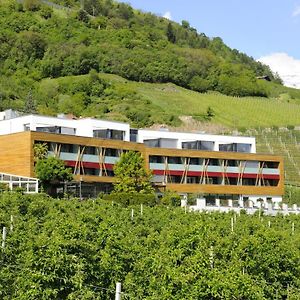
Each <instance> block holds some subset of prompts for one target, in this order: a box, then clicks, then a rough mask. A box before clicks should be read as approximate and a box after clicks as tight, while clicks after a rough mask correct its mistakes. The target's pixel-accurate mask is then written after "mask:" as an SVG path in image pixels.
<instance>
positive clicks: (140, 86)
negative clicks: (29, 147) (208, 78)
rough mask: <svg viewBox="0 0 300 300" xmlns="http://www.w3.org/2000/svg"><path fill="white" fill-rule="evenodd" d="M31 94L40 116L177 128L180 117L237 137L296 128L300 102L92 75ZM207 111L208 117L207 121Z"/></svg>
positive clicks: (45, 85) (51, 83)
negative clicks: (219, 127) (60, 115)
mask: <svg viewBox="0 0 300 300" xmlns="http://www.w3.org/2000/svg"><path fill="white" fill-rule="evenodd" d="M35 88H36V91H37V94H33V95H32V97H33V98H36V99H37V101H36V102H37V108H38V110H39V111H41V112H42V113H45V114H55V113H56V112H57V111H60V112H64V113H74V114H75V115H82V116H95V117H99V118H108V119H115V120H121V121H127V122H131V123H132V124H133V125H135V126H149V125H152V124H155V123H160V124H169V125H173V126H180V125H181V123H180V121H179V117H181V116H192V117H193V118H194V119H195V120H199V121H202V122H206V123H207V124H215V123H216V124H221V125H223V126H225V127H228V130H232V129H234V128H236V129H239V130H242V131H244V130H245V128H254V127H272V126H287V125H298V124H299V123H300V101H298V100H291V99H285V98H284V97H283V98H259V97H256V98H255V97H244V98H238V97H232V96H225V95H222V94H220V93H216V92H208V93H198V92H195V91H190V90H188V89H184V88H182V87H179V86H176V85H175V84H171V83H167V84H153V83H142V82H134V81H129V80H125V79H123V78H121V77H119V76H116V75H109V74H96V73H92V74H89V75H81V76H71V77H62V78H57V79H45V80H42V81H41V82H39V83H37V84H36V87H35ZM78 89H80V90H79V91H78ZM93 93H94V94H93ZM89 96H90V97H89ZM86 98H88V101H86ZM208 107H210V108H211V110H212V111H213V114H214V116H211V117H208V116H207V110H208Z"/></svg>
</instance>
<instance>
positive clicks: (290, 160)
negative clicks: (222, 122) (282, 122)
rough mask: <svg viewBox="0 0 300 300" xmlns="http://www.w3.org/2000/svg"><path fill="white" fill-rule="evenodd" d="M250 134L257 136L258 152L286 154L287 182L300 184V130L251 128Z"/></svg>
mask: <svg viewBox="0 0 300 300" xmlns="http://www.w3.org/2000/svg"><path fill="white" fill-rule="evenodd" d="M248 134H250V135H253V136H255V137H256V147H257V152H259V153H272V154H278V155H282V156H284V164H285V166H284V167H285V181H286V183H290V184H296V185H299V184H300V131H299V130H287V129H281V130H270V129H264V130H251V131H248Z"/></svg>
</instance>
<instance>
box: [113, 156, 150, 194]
mask: <svg viewBox="0 0 300 300" xmlns="http://www.w3.org/2000/svg"><path fill="white" fill-rule="evenodd" d="M114 172H115V177H116V180H117V182H116V183H115V185H114V191H115V192H118V193H141V194H151V193H153V192H154V190H153V187H152V185H151V181H150V180H151V174H150V173H149V172H148V171H147V169H146V167H145V161H144V159H143V158H142V157H141V155H140V153H138V152H134V151H128V152H125V153H123V154H122V155H121V158H120V160H119V161H118V163H117V164H116V165H115V167H114Z"/></svg>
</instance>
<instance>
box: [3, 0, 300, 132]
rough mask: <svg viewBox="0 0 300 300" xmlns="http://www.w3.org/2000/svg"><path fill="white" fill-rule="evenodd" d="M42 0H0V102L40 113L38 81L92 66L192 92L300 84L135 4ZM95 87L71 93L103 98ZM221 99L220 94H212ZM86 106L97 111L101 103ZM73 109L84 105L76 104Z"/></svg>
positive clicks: (280, 94)
mask: <svg viewBox="0 0 300 300" xmlns="http://www.w3.org/2000/svg"><path fill="white" fill-rule="evenodd" d="M44 2H45V1H44ZM44 2H41V1H39V0H24V1H22V3H23V4H21V3H20V2H16V1H14V0H1V1H0V4H1V6H0V109H5V108H9V107H11V108H16V109H24V105H25V103H27V102H31V105H30V106H28V105H25V107H27V109H26V108H25V111H26V110H27V111H28V107H31V108H32V109H35V110H37V112H43V110H40V106H39V105H40V103H38V102H39V101H40V100H39V98H40V95H39V90H38V87H39V85H40V83H41V81H42V80H44V79H47V78H61V77H66V76H78V75H85V74H89V73H90V72H91V71H93V70H95V71H93V72H98V73H110V74H117V75H120V76H122V77H123V78H126V79H128V80H133V81H137V82H138V81H139V82H150V83H167V82H171V83H173V84H176V85H178V86H181V87H184V88H187V89H189V90H195V91H198V92H210V91H214V92H218V93H222V94H226V95H230V96H235V97H245V96H259V97H264V98H267V97H268V98H272V97H277V98H282V99H284V100H289V101H290V102H294V101H296V99H300V92H299V90H295V89H288V88H285V87H283V86H282V85H281V84H280V78H278V77H276V76H274V75H273V74H272V73H271V71H270V69H269V68H268V67H267V66H264V65H262V64H261V63H259V62H256V61H255V60H254V59H253V58H251V57H249V56H247V55H246V54H243V53H240V52H239V51H237V50H236V49H230V48H229V47H228V46H226V45H225V44H224V43H223V41H222V39H221V38H219V37H215V38H209V37H207V36H206V35H205V34H204V33H198V32H197V31H196V30H195V29H194V28H192V27H191V26H190V25H189V23H188V22H187V21H182V23H181V24H177V23H175V22H170V21H169V20H167V19H165V18H161V17H157V16H155V15H153V14H151V13H144V12H140V11H137V10H134V9H133V8H132V7H130V6H129V5H128V4H124V3H117V2H114V1H107V0H105V1H104V0H89V1H84V9H79V1H56V3H58V4H59V5H64V6H68V7H69V8H66V7H64V6H59V5H56V4H53V3H52V2H47V5H46V4H43V3H44ZM55 5H56V6H55ZM70 7H71V8H70ZM259 76H268V78H269V79H270V80H271V82H266V81H264V80H261V79H257V77H259ZM106 88H107V86H104V90H106V91H107V89H106ZM95 89H96V88H94V90H93V91H89V92H87V91H82V90H81V87H80V86H77V87H76V88H75V87H73V91H72V93H73V94H77V95H76V97H77V98H76V101H77V102H80V101H81V102H82V101H83V102H84V106H85V107H86V106H88V105H89V104H90V103H92V102H93V100H94V99H93V97H96V96H101V99H102V100H101V101H100V102H101V103H103V102H105V101H107V100H108V99H107V98H109V97H108V95H107V93H106V92H104V93H103V91H96V90H95ZM75 90H76V91H75ZM80 93H81V96H80V95H78V94H80ZM115 94H116V95H115V98H118V97H119V98H120V99H122V98H124V95H123V94H122V93H121V95H119V94H118V92H117V93H116V92H115ZM162 97H163V95H162ZM197 97H199V101H204V100H202V98H203V97H206V96H203V95H202V96H201V95H200V96H197ZM197 97H196V98H197ZM213 98H214V99H215V96H213ZM205 99H210V98H209V97H207V98H205ZM223 99H226V98H225V97H223V96H221V97H220V99H219V100H217V101H223ZM72 101H73V100H69V102H72ZM74 101H75V100H74ZM76 101H75V102H76ZM150 101H152V99H151V100H150ZM237 101H238V99H237ZM246 101H247V100H246ZM267 101H268V100H267ZM98 102H99V101H98ZM207 102H208V100H207ZM253 103H254V105H256V102H255V101H254V102H253ZM154 104H157V103H154ZM228 104H229V103H228ZM158 105H159V106H161V105H163V104H160V103H158ZM182 105H183V104H181V107H182ZM211 105H212V106H216V107H215V110H216V115H217V116H216V121H219V122H223V123H225V124H229V123H230V122H231V121H225V119H222V120H221V119H219V116H220V108H219V107H217V105H216V104H215V103H212V104H211ZM46 106H47V107H48V109H49V111H50V112H51V111H52V113H54V112H60V108H55V107H54V106H53V105H50V104H47V105H46ZM75 106H76V105H75ZM104 106H105V105H104ZM223 106H224V107H225V106H227V103H224V105H223ZM192 107H194V106H192ZM77 108H78V107H77ZM279 108H281V107H279ZM230 109H231V107H230ZM104 110H106V109H105V108H104ZM92 111H93V113H94V114H95V113H96V114H100V115H101V114H102V112H101V108H100V110H99V111H95V110H94V109H93V110H92ZM193 111H194V109H193ZM73 113H74V114H76V115H81V114H83V113H85V112H83V111H79V110H76V109H74V111H73ZM195 113H197V114H199V116H198V118H199V117H200V118H201V114H202V113H203V112H202V111H201V110H198V109H197V111H196V112H195ZM238 113H240V112H239V111H238ZM120 114H121V115H122V114H123V113H122V112H121V113H120ZM134 114H135V113H134ZM176 114H177V113H176V111H175V112H174V116H173V117H171V120H170V121H169V122H172V121H173V120H174V118H175V119H176ZM181 114H185V115H186V114H190V111H187V113H185V112H184V111H181ZM225 114H227V113H225ZM123 115H124V114H123ZM229 117H230V116H229ZM138 118H140V116H138ZM158 119H159V118H158ZM155 121H159V122H161V121H165V120H164V118H163V119H161V120H155ZM260 122H261V121H258V122H256V123H254V124H253V125H256V124H258V123H260ZM280 122H284V120H283V119H280V120H278V123H280ZM144 123H145V122H144ZM148 123H149V122H146V123H145V124H146V125H148ZM175 123H176V122H175ZM238 123H239V124H238V125H239V126H243V125H244V124H245V125H246V124H247V122H241V124H240V122H238ZM269 123H270V121H266V124H269Z"/></svg>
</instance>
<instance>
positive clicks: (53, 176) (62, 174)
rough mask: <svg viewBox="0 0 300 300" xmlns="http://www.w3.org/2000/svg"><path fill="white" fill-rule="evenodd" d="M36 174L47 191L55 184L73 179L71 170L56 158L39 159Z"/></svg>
mask: <svg viewBox="0 0 300 300" xmlns="http://www.w3.org/2000/svg"><path fill="white" fill-rule="evenodd" d="M35 173H36V176H37V178H38V179H39V180H40V181H41V184H42V187H43V188H44V189H45V190H47V189H48V188H49V187H50V186H51V185H53V184H55V183H59V182H64V181H71V180H72V179H73V175H72V172H71V169H69V168H66V167H65V165H64V162H63V161H62V160H60V159H59V158H56V157H54V156H51V157H47V158H44V159H38V160H37V162H36V165H35Z"/></svg>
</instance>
